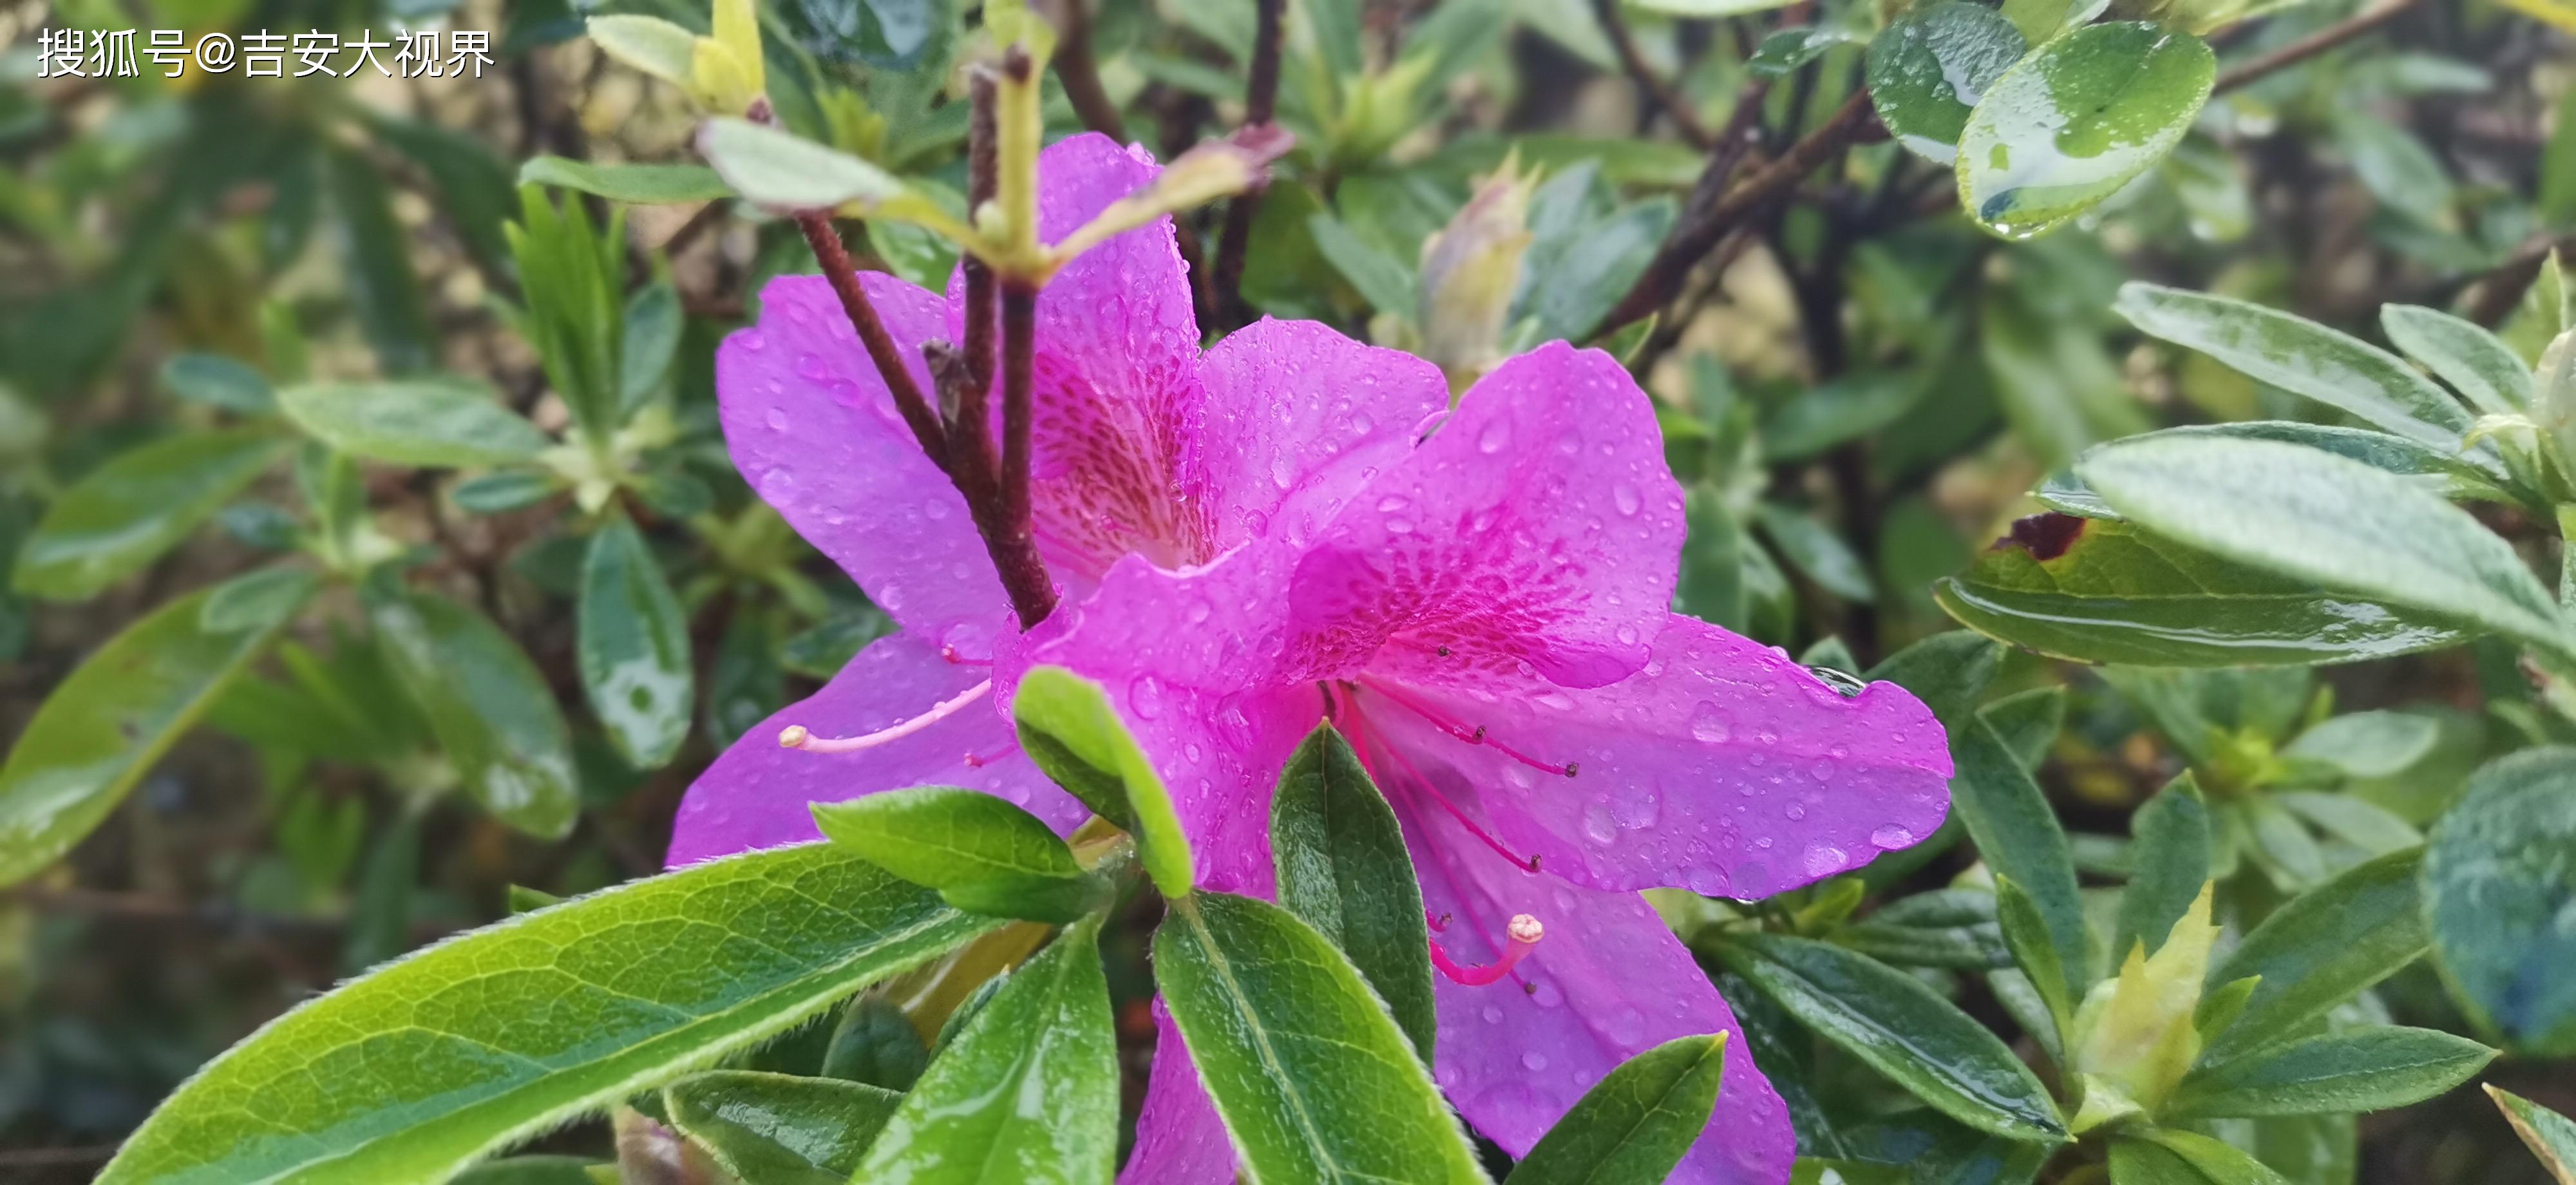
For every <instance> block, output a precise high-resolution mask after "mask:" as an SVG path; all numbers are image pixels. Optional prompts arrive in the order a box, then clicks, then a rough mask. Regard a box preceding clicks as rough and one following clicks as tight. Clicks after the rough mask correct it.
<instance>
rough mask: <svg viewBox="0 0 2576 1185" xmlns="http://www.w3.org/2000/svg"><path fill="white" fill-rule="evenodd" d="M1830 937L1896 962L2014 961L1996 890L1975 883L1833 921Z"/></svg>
mask: <svg viewBox="0 0 2576 1185" xmlns="http://www.w3.org/2000/svg"><path fill="white" fill-rule="evenodd" d="M1832 937H1833V941H1834V943H1835V944H1836V945H1838V946H1847V947H1850V948H1851V949H1853V950H1856V951H1859V952H1860V953H1862V954H1865V955H1868V956H1869V957H1871V958H1873V959H1877V960H1878V961H1880V962H1882V963H1890V964H1894V965H1896V966H1900V967H1950V968H1956V969H1960V970H1974V971H1984V970H1991V969H1994V968H1998V967H2009V966H2011V965H2012V952H2011V951H2010V950H2009V949H2007V948H2006V947H2005V946H2004V935H2003V928H2002V926H2001V925H2000V924H1999V923H1997V922H1996V920H1995V895H1994V894H1992V893H1987V892H1983V891H1981V890H1977V889H1934V890H1932V891H1931V892H1928V893H1916V894H1914V895H1913V896H1911V897H1900V898H1897V899H1896V900H1894V901H1891V902H1888V903H1887V904H1885V905H1882V906H1880V907H1879V908H1878V909H1877V910H1875V911H1873V912H1872V913H1871V914H1870V915H1869V916H1868V917H1866V918H1864V919H1862V920H1860V921H1857V922H1853V923H1851V924H1849V925H1845V926H1840V927H1837V928H1836V929H1835V930H1834V932H1833V935H1832Z"/></svg>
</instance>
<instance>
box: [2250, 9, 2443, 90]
mask: <svg viewBox="0 0 2576 1185" xmlns="http://www.w3.org/2000/svg"><path fill="white" fill-rule="evenodd" d="M2414 6H2415V0H2383V2H2382V3H2380V4H2377V5H2374V6H2372V7H2370V8H2367V9H2364V10H2362V11H2361V12H2357V13H2354V14H2353V15H2352V16H2350V17H2348V18H2345V19H2344V20H2342V21H2340V22H2337V23H2335V24H2332V25H2328V26H2326V27H2325V28H2323V29H2319V30H2317V31H2316V32H2314V33H2311V34H2309V35H2307V36H2305V37H2302V38H2300V39H2298V40H2296V41H2293V42H2291V43H2289V44H2288V45H2284V46H2282V47H2281V48H2279V49H2276V50H2273V51H2272V52H2270V53H2267V54H2264V55H2263V56H2261V57H2258V58H2255V59H2254V60H2252V61H2249V62H2240V63H2238V64H2236V65H2234V66H2230V67H2228V68H2227V69H2226V70H2224V71H2221V72H2220V73H2219V75H2218V81H2217V82H2216V83H2215V84H2213V85H2212V86H2211V87H2210V88H2209V93H2210V94H2211V95H2223V94H2226V93H2227V92H2229V91H2232V90H2235V89H2236V88H2238V87H2240V86H2244V85H2245V84H2247V83H2249V82H2253V81H2254V80H2256V79H2258V78H2262V77H2263V76H2265V75H2268V74H2271V73H2272V72H2274V71H2276V70H2282V69H2286V68H2288V67H2291V66H2295V65H2298V64H2299V63H2301V62H2304V61H2307V60H2308V59H2309V58H2313V57H2315V56H2317V55H2318V54H2321V53H2324V52H2325V51H2327V50H2330V49H2333V48H2334V47H2336V46H2338V45H2341V44H2343V43H2344V42H2347V41H2350V40H2352V39H2353V38H2355V37H2359V36H2361V35H2362V34H2364V33H2367V32H2369V31H2371V30H2373V29H2376V28H2378V27H2380V26H2381V25H2385V24H2387V23H2388V22H2390V21H2393V20H2396V19H2397V18H2398V17H2399V16H2401V15H2404V13H2405V12H2406V10H2407V9H2409V8H2412V7H2414Z"/></svg>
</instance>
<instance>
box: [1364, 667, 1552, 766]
mask: <svg viewBox="0 0 2576 1185" xmlns="http://www.w3.org/2000/svg"><path fill="white" fill-rule="evenodd" d="M1368 687H1369V690H1371V691H1374V692H1376V693H1378V694H1379V695H1383V696H1385V697H1386V698H1388V699H1391V700H1394V701H1395V702H1396V703H1397V704H1399V705H1401V706H1402V707H1404V708H1405V709H1406V710H1407V711H1410V712H1412V713H1413V714H1414V715H1416V716H1420V717H1422V718H1423V719H1424V720H1428V721H1430V722H1431V726H1432V727H1433V728H1437V729H1439V730H1440V731H1442V732H1445V733H1448V734H1449V735H1450V736H1453V737H1456V738H1458V739H1459V740H1462V741H1465V742H1467V743H1468V744H1470V745H1483V746H1485V747H1486V748H1489V749H1492V750H1494V751H1495V752H1497V753H1500V754H1502V755H1503V756H1505V757H1509V758H1511V759H1512V760H1514V761H1517V762H1520V763H1521V764H1522V765H1526V766H1528V767H1530V768H1531V769H1534V770H1538V771H1540V772H1542V773H1551V774H1556V775H1558V776H1560V777H1568V778H1570V777H1573V776H1574V770H1575V763H1573V762H1571V761H1569V762H1566V763H1565V764H1563V765H1557V764H1554V763H1552V762H1546V761H1541V760H1539V759H1538V758H1535V757H1532V756H1530V755H1529V754H1527V753H1523V752H1521V751H1520V750H1518V749H1514V748H1512V747H1511V746H1510V745H1506V744H1504V743H1502V742H1501V741H1498V740H1495V739H1494V738H1492V737H1490V736H1487V735H1485V726H1484V725H1482V724H1479V725H1477V726H1475V727H1474V728H1469V727H1467V726H1466V725H1464V724H1460V723H1458V722H1457V721H1455V720H1452V719H1450V718H1448V717H1447V716H1444V715H1442V714H1440V713H1439V712H1438V711H1435V710H1433V709H1432V708H1430V707H1427V706H1425V705H1423V704H1419V703H1415V702H1414V701H1413V700H1412V699H1410V698H1408V697H1406V696H1404V695H1401V694H1398V693H1397V692H1396V690H1395V689H1394V688H1392V687H1389V686H1387V685H1385V684H1383V683H1371V684H1369V685H1368Z"/></svg>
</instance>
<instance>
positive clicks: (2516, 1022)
mask: <svg viewBox="0 0 2576 1185" xmlns="http://www.w3.org/2000/svg"><path fill="white" fill-rule="evenodd" d="M2570 853H2576V749H2569V748H2564V747H2558V746H2552V747H2549V748H2542V749H2530V750H2526V751H2524V752H2520V753H2516V754H2513V755H2511V756H2509V757H2504V758H2500V759H2498V760H2496V761H2493V762H2490V763H2488V764H2487V765H2486V767H2485V768H2483V769H2480V770H2479V771H2478V772H2477V773H2476V774H2474V775H2472V776H2471V777H2470V778H2469V787H2468V791H2467V792H2466V793H2464V794H2463V795H2461V797H2460V800H2459V801H2458V802H2457V803H2455V804H2453V805H2452V807H2451V809H2450V810H2449V811H2447V812H2445V813H2444V814H2443V816H2442V821H2441V823H2440V824H2439V825H2438V826H2437V827H2436V828H2435V829H2434V831H2433V841H2432V844H2431V845H2430V846H2429V847H2427V848H2426V849H2425V851H2424V898H2425V900H2424V906H2425V911H2426V917H2427V918H2428V919H2429V920H2430V923H2431V927H2432V936H2433V955H2434V960H2435V965H2436V966H2439V967H2440V968H2441V969H2442V975H2443V978H2444V979H2445V980H2447V981H2448V982H2449V983H2450V985H2451V988H2452V993H2453V994H2454V995H2455V996H2457V997H2459V1000H2460V1002H2461V1004H2462V1005H2463V1006H2465V1008H2466V1009H2467V1011H2468V1014H2469V1016H2470V1019H2471V1020H2472V1021H2473V1022H2474V1023H2476V1024H2477V1025H2478V1026H2479V1029H2480V1031H2483V1032H2490V1033H2495V1034H2498V1035H2500V1036H2501V1037H2502V1038H2503V1039H2504V1042H2505V1043H2506V1044H2508V1045H2510V1046H2512V1047H2514V1048H2515V1049H2517V1050H2523V1051H2528V1052H2531V1053H2535V1054H2540V1055H2543V1056H2565V1055H2567V1054H2571V1053H2576V975H2570V974H2569V973H2568V968H2569V967H2571V966H2576V929H2571V927H2570V926H2569V924H2568V919H2570V918H2576V859H2571V858H2570Z"/></svg>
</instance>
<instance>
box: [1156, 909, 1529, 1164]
mask: <svg viewBox="0 0 2576 1185" xmlns="http://www.w3.org/2000/svg"><path fill="white" fill-rule="evenodd" d="M1154 974H1155V978H1156V981H1157V982H1158V983H1159V984H1160V985H1161V987H1162V990H1163V1001H1164V1003H1165V1004H1166V1005H1167V1006H1169V1007H1170V1009H1171V1012H1172V1020H1173V1022H1174V1023H1175V1024H1177V1025H1178V1026H1179V1027H1180V1031H1181V1037H1182V1039H1183V1040H1184V1041H1186V1042H1188V1044H1189V1050H1190V1060H1191V1061H1193V1062H1195V1063H1196V1064H1197V1067H1198V1072H1199V1077H1200V1079H1201V1080H1202V1081H1203V1082H1204V1083H1205V1084H1206V1086H1207V1092H1208V1097H1209V1098H1210V1099H1211V1100H1213V1101H1214V1102H1215V1104H1216V1110H1217V1114H1218V1116H1219V1117H1220V1118H1222V1119H1223V1120H1224V1121H1225V1128H1226V1131H1227V1132H1228V1133H1229V1134H1230V1135H1232V1136H1233V1138H1234V1146H1235V1150H1236V1154H1237V1155H1238V1157H1239V1158H1240V1162H1241V1164H1242V1166H1243V1169H1244V1176H1245V1180H1247V1181H1251V1182H1256V1183H1259V1182H1275V1183H1285V1182H1303V1181H1330V1180H1353V1179H1357V1180H1368V1179H1376V1180H1384V1181H1414V1182H1425V1183H1429V1182H1447V1183H1450V1185H1467V1183H1472V1182H1481V1181H1483V1180H1485V1179H1486V1178H1485V1175H1484V1172H1483V1170H1481V1169H1479V1168H1478V1167H1477V1162H1476V1154H1475V1150H1474V1149H1473V1148H1472V1147H1471V1146H1470V1145H1469V1144H1468V1142H1467V1137H1466V1133H1465V1132H1463V1131H1461V1130H1460V1129H1459V1127H1458V1121H1457V1119H1456V1118H1455V1116H1453V1115H1452V1114H1451V1112H1450V1110H1449V1105H1448V1104H1447V1103H1445V1102H1443V1101H1441V1098H1440V1093H1439V1091H1438V1090H1436V1089H1434V1088H1433V1087H1432V1085H1431V1075H1430V1074H1429V1072H1428V1071H1426V1070H1424V1069H1423V1067H1422V1063H1421V1062H1419V1061H1417V1060H1415V1058H1414V1055H1413V1048H1412V1046H1411V1044H1410V1043H1408V1042H1407V1041H1406V1039H1405V1035H1404V1030H1402V1029H1401V1028H1398V1027H1397V1026H1396V1023H1395V1018H1394V1017H1393V1016H1391V1015H1389V1014H1388V1012H1387V1010H1386V1006H1385V1005H1383V1004H1381V1003H1379V1002H1378V999H1377V997H1376V995H1375V994H1373V993H1371V992H1370V991H1369V988H1368V985H1367V984H1366V983H1364V982H1362V981H1361V979H1360V973H1359V970H1358V969H1357V968H1355V967H1353V966H1351V963H1350V960H1348V959H1346V958H1343V957H1342V953H1341V952H1340V951H1338V950H1335V949H1334V948H1333V944H1332V943H1331V942H1330V941H1328V940H1327V939H1325V937H1324V936H1323V935H1321V934H1318V933H1316V932H1315V931H1314V928H1313V927H1310V926H1308V925H1306V924H1305V923H1304V922H1301V921H1299V920H1297V917H1296V915H1295V914H1292V913H1289V912H1288V911H1287V910H1284V909H1281V908H1279V907H1278V906H1275V905H1272V904H1270V903H1268V902H1265V901H1259V900H1255V899H1253V898H1250V897H1237V896H1233V895H1231V894H1225V893H1193V894H1190V895H1188V896H1184V897H1179V898H1175V899H1173V900H1172V901H1171V902H1170V904H1169V907H1168V911H1167V912H1166V913H1165V914H1164V916H1163V924H1162V926H1161V927H1160V928H1159V929H1157V930H1156V931H1155V932H1154Z"/></svg>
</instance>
